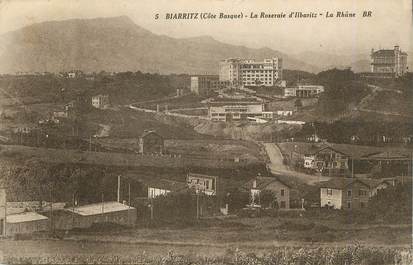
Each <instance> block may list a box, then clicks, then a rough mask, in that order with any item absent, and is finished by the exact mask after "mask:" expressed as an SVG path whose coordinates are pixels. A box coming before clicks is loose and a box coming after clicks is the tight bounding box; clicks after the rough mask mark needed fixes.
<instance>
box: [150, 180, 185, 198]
mask: <svg viewBox="0 0 413 265" xmlns="http://www.w3.org/2000/svg"><path fill="white" fill-rule="evenodd" d="M186 189H187V185H186V183H184V182H178V181H173V180H168V179H159V180H154V181H152V182H151V183H149V184H148V199H153V198H156V197H158V196H166V195H167V194H168V193H171V192H172V193H177V192H182V191H185V190H186Z"/></svg>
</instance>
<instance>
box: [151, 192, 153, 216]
mask: <svg viewBox="0 0 413 265" xmlns="http://www.w3.org/2000/svg"><path fill="white" fill-rule="evenodd" d="M151 220H153V197H152V196H151Z"/></svg>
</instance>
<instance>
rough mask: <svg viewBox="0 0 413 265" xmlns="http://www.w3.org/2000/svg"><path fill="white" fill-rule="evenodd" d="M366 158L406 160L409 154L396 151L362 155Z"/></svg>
mask: <svg viewBox="0 0 413 265" xmlns="http://www.w3.org/2000/svg"><path fill="white" fill-rule="evenodd" d="M363 158H364V159H366V160H382V159H383V160H408V159H409V156H408V155H407V154H403V153H402V152H397V151H388V152H380V153H375V154H371V155H366V156H364V157H363Z"/></svg>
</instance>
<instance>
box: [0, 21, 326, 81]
mask: <svg viewBox="0 0 413 265" xmlns="http://www.w3.org/2000/svg"><path fill="white" fill-rule="evenodd" d="M275 56H280V57H282V58H283V60H284V67H285V68H288V69H297V70H304V71H308V72H317V71H318V70H320V69H319V68H318V67H316V66H314V65H310V64H307V63H305V62H304V61H300V60H297V59H295V58H293V57H290V56H288V55H286V54H283V53H281V52H278V51H275V50H272V49H269V48H262V49H250V48H247V47H244V46H235V45H230V44H225V43H222V42H219V41H216V40H215V39H213V38H211V37H209V36H201V37H195V38H186V39H177V38H172V37H168V36H164V35H156V34H153V33H151V32H150V31H148V30H146V29H144V28H142V27H139V26H138V25H136V24H135V23H134V22H133V21H132V20H131V19H129V18H128V17H125V16H122V17H112V18H95V19H72V20H65V21H50V22H43V23H38V24H33V25H31V26H27V27H24V28H22V29H19V30H16V31H13V32H9V33H6V34H3V35H2V36H0V62H1V63H0V72H1V73H14V72H17V71H37V72H43V71H48V72H59V71H69V70H72V69H80V70H83V71H86V72H93V71H101V70H105V71H117V72H118V71H138V70H140V71H143V72H159V73H199V74H200V73H217V71H218V62H219V61H220V60H222V59H225V58H228V57H246V58H256V59H263V58H268V57H275Z"/></svg>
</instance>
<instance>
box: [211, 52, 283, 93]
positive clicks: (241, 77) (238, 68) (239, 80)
mask: <svg viewBox="0 0 413 265" xmlns="http://www.w3.org/2000/svg"><path fill="white" fill-rule="evenodd" d="M281 80H282V59H281V58H272V59H264V60H263V61H255V60H247V59H240V58H232V59H226V60H223V61H221V62H220V63H219V81H220V82H228V83H230V84H231V85H236V86H241V85H243V86H246V87H248V86H251V87H253V86H274V85H276V84H277V82H278V81H281Z"/></svg>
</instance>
